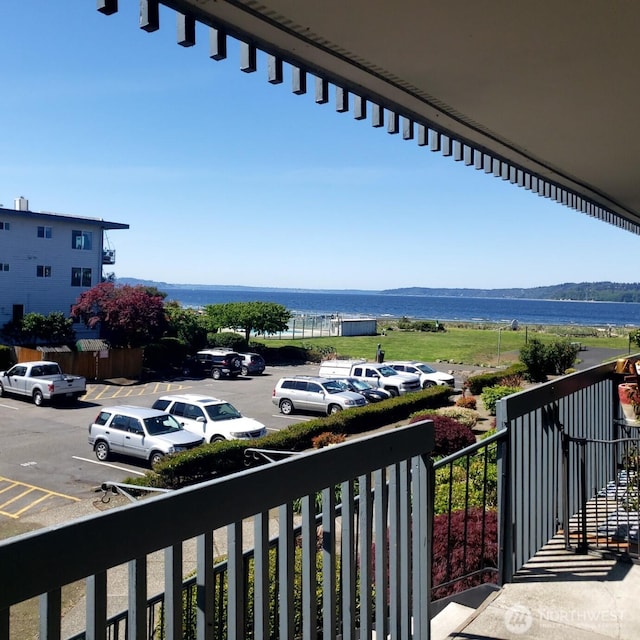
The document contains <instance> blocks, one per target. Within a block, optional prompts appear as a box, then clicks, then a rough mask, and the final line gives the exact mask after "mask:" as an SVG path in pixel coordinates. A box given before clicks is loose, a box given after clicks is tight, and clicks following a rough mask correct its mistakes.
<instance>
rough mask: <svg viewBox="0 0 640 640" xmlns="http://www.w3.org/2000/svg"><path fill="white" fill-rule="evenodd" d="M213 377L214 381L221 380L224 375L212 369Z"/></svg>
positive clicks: (218, 370)
mask: <svg viewBox="0 0 640 640" xmlns="http://www.w3.org/2000/svg"><path fill="white" fill-rule="evenodd" d="M211 377H212V378H213V379H214V380H220V378H222V373H221V372H220V369H216V368H214V369H211Z"/></svg>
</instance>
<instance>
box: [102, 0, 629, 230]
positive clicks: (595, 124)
mask: <svg viewBox="0 0 640 640" xmlns="http://www.w3.org/2000/svg"><path fill="white" fill-rule="evenodd" d="M161 3H162V4H163V5H166V6H167V7H170V8H172V9H174V10H175V11H176V20H177V26H178V28H177V31H178V37H177V40H178V43H179V44H181V45H182V46H190V45H192V44H195V34H196V30H195V24H196V22H200V23H203V24H205V25H207V26H208V27H210V28H211V29H210V30H209V38H210V56H211V57H212V58H213V59H214V60H216V59H222V58H224V57H226V41H227V38H229V37H231V38H234V39H237V40H239V41H240V42H241V43H242V48H241V52H242V53H241V60H239V61H238V62H239V67H240V68H241V69H242V70H243V71H245V72H253V71H259V72H261V73H264V76H265V80H266V81H269V82H272V83H279V82H283V81H286V82H290V83H291V89H292V91H294V92H295V93H305V92H307V91H308V92H309V93H314V94H315V97H316V101H317V102H319V103H325V102H332V103H333V104H334V106H335V108H336V110H337V111H341V112H346V111H349V112H351V113H352V114H353V116H354V118H356V119H368V120H370V121H371V124H372V125H373V126H374V127H378V126H380V127H385V128H386V130H387V131H388V132H389V133H397V134H398V135H401V136H402V137H403V138H405V139H407V140H412V141H414V143H415V144H419V145H423V146H425V147H427V148H429V149H431V150H433V151H436V152H440V153H443V154H444V155H447V156H451V157H452V158H453V159H454V160H458V161H460V162H465V163H466V164H469V165H471V166H474V167H476V168H477V169H479V170H481V171H484V172H486V173H488V174H491V175H493V176H495V177H497V178H499V179H503V180H507V181H510V182H512V183H513V184H516V185H518V186H520V187H523V188H526V189H530V190H531V191H533V192H535V193H538V194H539V195H541V196H543V197H547V198H551V199H553V200H556V201H558V202H559V203H561V204H564V205H566V206H568V207H571V208H574V209H577V210H579V211H582V212H584V213H587V214H588V215H591V216H594V217H597V218H599V219H602V220H604V221H606V222H608V223H610V224H614V225H616V226H619V227H622V228H624V229H627V230H629V231H632V232H634V233H640V181H638V180H637V179H636V166H637V164H638V156H639V153H640V126H638V125H637V124H636V121H635V120H636V114H638V113H640V90H638V89H637V88H636V83H635V79H636V73H635V71H636V67H637V64H638V61H640V38H638V37H637V29H638V25H640V4H637V3H634V2H630V1H627V0H608V1H605V0H562V2H558V1H557V0H553V1H552V0H536V1H535V2H534V1H533V0H530V1H525V0H522V1H517V2H514V1H513V0H494V1H489V0H475V1H473V2H469V1H468V0H447V2H437V3H436V2H429V1H428V0H404V1H403V0H397V1H395V2H389V1H388V0H386V1H381V0H366V1H363V0H340V1H338V0H322V2H319V1H317V0H316V1H312V0H269V1H265V2H253V1H251V0H249V1H244V0H233V1H227V0H162V2H161ZM98 9H99V10H100V11H102V12H103V13H106V14H109V13H113V12H115V11H116V10H117V0H98ZM158 13H159V12H158V0H141V1H140V27H141V28H143V29H145V30H147V31H153V30H155V29H157V28H159V27H160V24H159V19H158ZM163 17H164V16H163ZM162 26H165V25H162ZM167 26H168V27H169V28H175V25H167ZM198 33H199V34H200V33H201V31H200V30H199V31H198ZM258 50H260V51H264V52H266V53H267V54H270V55H269V57H268V62H267V64H266V65H265V69H257V65H256V51H258ZM289 67H291V68H289ZM285 79H286V80H285ZM330 89H331V92H330Z"/></svg>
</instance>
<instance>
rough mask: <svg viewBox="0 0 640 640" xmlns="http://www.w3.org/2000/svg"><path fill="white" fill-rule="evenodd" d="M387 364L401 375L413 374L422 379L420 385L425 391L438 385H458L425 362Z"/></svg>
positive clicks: (401, 361)
mask: <svg viewBox="0 0 640 640" xmlns="http://www.w3.org/2000/svg"><path fill="white" fill-rule="evenodd" d="M387 364H388V365H389V366H390V367H391V368H392V369H395V370H396V371H398V372H399V373H412V374H414V375H416V376H418V377H419V378H420V384H421V385H422V388H423V389H428V388H429V387H433V386H435V385H437V384H440V385H445V386H447V387H451V388H452V389H453V387H454V386H455V384H456V380H455V378H454V377H453V376H452V375H450V374H448V373H443V372H442V371H436V370H435V369H433V368H431V367H430V366H429V365H428V364H425V363H424V362H418V361H417V360H397V361H395V362H387Z"/></svg>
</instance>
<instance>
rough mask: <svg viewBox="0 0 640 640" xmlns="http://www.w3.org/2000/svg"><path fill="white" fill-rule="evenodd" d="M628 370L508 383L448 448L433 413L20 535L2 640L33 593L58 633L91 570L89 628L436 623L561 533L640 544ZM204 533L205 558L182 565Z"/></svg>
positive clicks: (363, 629)
mask: <svg viewBox="0 0 640 640" xmlns="http://www.w3.org/2000/svg"><path fill="white" fill-rule="evenodd" d="M619 378H620V376H617V375H616V374H615V372H614V365H613V364H611V365H608V364H607V365H602V366H599V367H594V368H592V369H589V370H587V371H583V372H579V373H576V374H572V375H570V376H565V377H563V378H560V379H557V380H554V381H552V382H549V383H547V384H544V385H540V386H538V387H535V388H532V389H530V390H527V391H524V392H522V393H518V394H514V395H513V396H510V397H509V398H505V399H504V400H501V401H500V402H499V403H498V414H497V425H498V430H497V431H496V433H495V434H494V435H491V436H490V437H488V438H486V439H484V440H482V441H480V442H478V443H476V444H475V445H473V446H471V447H468V448H467V449H464V450H463V451H460V452H458V453H456V454H454V455H452V456H449V457H447V458H444V459H441V460H437V461H436V462H435V463H433V462H432V460H431V458H430V456H429V452H430V451H431V450H432V444H433V443H432V439H431V438H432V435H431V429H430V428H429V424H430V423H428V422H427V423H419V424H416V425H411V426H409V427H404V428H401V429H396V430H391V431H389V432H387V433H384V434H381V435H378V436H375V437H371V438H366V439H363V440H360V441H355V442H350V443H345V444H342V445H337V446H335V447H331V448H329V449H323V450H320V451H318V452H312V453H309V454H303V455H299V456H295V457H294V458H291V459H288V460H285V461H278V462H271V463H268V464H266V465H265V466H263V467H259V468H257V469H253V470H250V471H246V472H243V473H240V474H236V475H233V476H229V477H227V478H222V479H220V480H216V481H212V482H209V483H205V484H202V485H197V486H194V487H190V488H187V489H182V490H179V491H175V492H173V493H171V494H167V495H164V496H161V497H157V498H152V499H147V500H144V501H142V502H140V503H137V504H134V505H130V506H127V507H123V508H120V509H115V510H113V511H111V512H106V513H104V514H102V515H99V516H95V517H91V518H86V519H83V520H79V521H76V522H71V523H68V524H67V525H65V526H63V527H58V528H56V529H54V530H45V531H42V532H34V533H31V534H27V535H24V536H21V537H18V538H15V539H10V540H7V541H5V542H3V543H0V572H1V575H2V580H1V581H0V640H5V639H8V638H10V637H12V636H11V635H10V611H11V608H12V607H13V606H14V605H16V604H18V603H20V602H22V601H24V600H26V599H28V598H32V597H34V596H39V598H40V612H41V623H40V638H43V639H45V638H47V639H48V638H60V637H61V608H62V607H61V587H62V586H64V585H66V584H69V583H71V582H73V581H75V580H80V579H85V580H86V593H87V603H88V604H87V614H86V620H85V621H84V624H83V628H82V629H81V630H80V629H79V633H77V634H76V635H75V636H74V638H76V639H78V640H79V639H80V638H82V639H84V638H97V639H102V638H110V639H113V640H116V639H118V638H124V637H125V636H126V637H128V638H129V637H135V638H149V639H155V638H162V639H165V638H166V639H167V640H172V639H174V638H185V639H190V638H194V639H196V638H197V639H200V638H210V639H213V638H216V639H217V638H240V637H242V638H267V637H269V638H283V639H284V638H287V639H288V638H294V637H300V638H315V637H323V638H337V637H342V638H355V637H371V634H372V631H373V630H375V631H376V634H377V637H390V638H410V637H420V638H428V637H429V633H430V631H429V623H430V618H431V616H432V615H433V613H434V612H436V611H437V610H439V609H440V608H441V607H442V606H443V605H444V604H445V603H446V602H447V601H449V600H451V599H458V597H460V598H461V599H463V600H464V598H466V597H468V596H469V594H473V593H474V592H475V593H478V592H479V593H482V588H483V587H485V586H486V585H487V584H489V585H494V588H497V586H499V585H501V584H503V583H505V582H510V581H511V580H513V578H514V575H515V574H516V572H517V571H518V570H519V569H520V568H522V567H523V565H524V564H525V563H526V562H527V561H528V560H529V559H530V558H531V557H532V556H533V555H534V554H535V553H536V552H537V551H538V550H540V549H541V548H542V547H543V546H544V545H545V544H546V543H547V542H548V541H549V540H551V539H552V538H553V537H554V536H556V535H557V534H558V532H563V533H564V536H565V544H566V547H567V548H568V549H575V550H576V551H579V552H584V550H585V549H588V548H592V547H600V548H606V549H607V550H609V551H611V552H613V553H619V554H624V555H627V556H628V555H632V556H634V555H635V557H637V533H636V538H635V540H636V542H635V543H634V540H633V536H632V535H629V534H630V530H631V528H632V526H633V525H634V522H635V521H634V515H633V514H634V510H635V514H636V517H637V511H638V497H637V496H638V475H637V471H638V469H637V464H638V450H639V448H640V437H639V436H638V434H636V433H635V431H636V429H637V428H634V429H630V428H629V427H628V426H627V425H626V424H625V423H624V421H623V420H622V419H621V415H619V408H618V401H617V383H618V382H619V381H620V379H619ZM613 511H615V512H617V513H618V514H619V513H620V512H621V511H622V512H623V513H624V514H626V516H622V518H621V519H622V521H623V522H621V524H622V525H626V540H622V539H621V538H620V536H621V535H622V534H621V533H620V532H621V531H622V530H623V529H624V527H622V529H617V528H616V529H615V531H613V530H611V532H610V531H609V529H607V527H606V526H605V528H604V529H603V528H602V527H603V525H602V521H601V518H607V519H608V518H609V516H610V514H611V512H613ZM270 512H272V513H276V514H277V523H278V526H277V531H275V532H273V531H271V532H269V530H268V524H267V523H268V520H269V513H270ZM460 514H462V518H461V520H458V524H459V522H460V521H461V522H462V523H463V526H464V527H465V528H464V533H463V534H462V535H459V532H458V537H457V539H455V538H454V537H453V536H452V535H451V531H453V530H454V529H455V526H456V524H455V522H456V518H457V517H458V516H459V515H460ZM618 520H620V518H618ZM604 522H605V523H606V519H605V520H604ZM434 523H435V526H434ZM472 526H475V527H476V533H478V532H479V536H476V537H478V538H479V540H480V541H481V546H480V548H478V546H477V545H476V546H475V547H474V546H473V543H472V539H473V537H474V536H473V535H472V534H473V532H472V530H471V527H472ZM478 527H479V530H478ZM496 530H497V534H495V531H496ZM225 531H226V538H227V541H226V549H225V554H224V557H223V558H218V559H217V560H216V559H215V558H214V555H213V540H214V533H216V536H218V535H219V534H220V533H221V532H223V533H224V532H225ZM435 531H440V532H445V533H443V534H442V536H441V537H440V538H439V539H437V540H434V539H432V535H433V534H434V532H435ZM447 531H448V532H449V535H447V533H446V532H447ZM249 535H250V536H251V537H252V538H253V540H252V541H251V542H250V543H249V541H248V537H249ZM193 538H195V545H196V548H197V563H196V564H197V568H196V571H195V574H194V575H193V576H192V577H188V578H187V579H186V580H184V579H183V571H182V568H183V546H184V544H185V543H186V542H187V541H188V540H191V539H193ZM493 540H495V543H494V542H492V541H493ZM485 541H486V543H485ZM244 542H246V544H244ZM482 545H484V546H482ZM634 545H635V546H634ZM434 546H437V548H438V553H437V554H436V556H435V557H434V558H433V562H432V556H433V549H434ZM161 549H162V550H164V552H163V553H164V588H163V590H162V592H161V593H158V595H156V596H153V597H151V598H148V597H147V582H146V575H147V572H146V569H147V565H148V564H149V560H148V558H149V556H150V554H151V553H153V552H155V551H157V550H161ZM123 563H126V566H127V568H128V576H129V578H128V581H129V597H128V607H127V608H126V610H124V611H119V610H116V611H113V612H112V611H110V610H109V609H108V606H107V602H108V595H109V590H108V581H107V575H108V572H110V570H111V569H112V568H113V567H116V566H118V565H122V564H123ZM432 572H433V573H432ZM452 594H453V595H452ZM443 595H446V598H445V599H444V600H441V598H442V597H443ZM67 635H68V634H67Z"/></svg>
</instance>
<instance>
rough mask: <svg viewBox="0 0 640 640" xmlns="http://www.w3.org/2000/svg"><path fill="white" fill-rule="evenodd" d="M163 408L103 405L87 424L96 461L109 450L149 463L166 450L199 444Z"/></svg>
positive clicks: (184, 449)
mask: <svg viewBox="0 0 640 640" xmlns="http://www.w3.org/2000/svg"><path fill="white" fill-rule="evenodd" d="M203 441H204V438H203V437H202V436H196V435H194V434H193V433H191V431H186V430H185V429H184V428H183V427H182V426H181V425H180V424H179V423H178V421H177V420H176V419H175V418H174V417H173V416H172V415H171V414H169V413H166V412H165V411H158V410H156V409H147V408H145V407H134V406H128V405H122V406H115V407H105V408H103V409H101V411H100V413H99V414H98V415H97V416H96V419H95V421H94V422H93V423H92V424H90V425H89V444H90V445H91V446H92V447H93V450H94V451H95V454H96V458H98V460H100V461H105V460H108V458H109V456H110V455H111V454H112V453H117V454H120V455H124V456H131V457H133V458H142V459H144V460H148V461H149V464H150V465H151V466H153V465H154V464H156V463H157V462H159V461H160V460H162V458H163V457H164V456H166V455H168V454H170V453H176V452H178V451H186V450H187V449H193V448H194V447H197V446H199V445H201V444H202V443H203Z"/></svg>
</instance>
